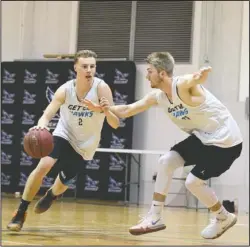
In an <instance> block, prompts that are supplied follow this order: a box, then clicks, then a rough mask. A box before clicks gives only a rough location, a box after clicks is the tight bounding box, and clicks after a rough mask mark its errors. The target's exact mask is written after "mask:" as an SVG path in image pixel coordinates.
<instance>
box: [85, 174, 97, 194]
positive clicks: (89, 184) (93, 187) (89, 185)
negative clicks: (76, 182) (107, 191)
mask: <svg viewBox="0 0 250 247" xmlns="http://www.w3.org/2000/svg"><path fill="white" fill-rule="evenodd" d="M98 184H99V181H98V180H93V179H92V178H91V177H90V176H88V175H86V181H85V188H84V190H87V191H98V190H99V187H98V186H97V185H98Z"/></svg>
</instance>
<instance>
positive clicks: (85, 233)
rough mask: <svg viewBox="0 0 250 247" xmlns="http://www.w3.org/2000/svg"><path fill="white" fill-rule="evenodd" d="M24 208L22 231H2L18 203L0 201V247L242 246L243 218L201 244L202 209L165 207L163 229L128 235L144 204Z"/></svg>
mask: <svg viewBox="0 0 250 247" xmlns="http://www.w3.org/2000/svg"><path fill="white" fill-rule="evenodd" d="M34 204H35V201H34V202H32V204H31V205H30V208H29V211H28V216H27V220H26V222H25V224H24V227H23V230H22V231H21V232H18V233H13V232H9V231H8V230H6V225H7V223H8V222H9V220H10V218H11V216H12V213H13V211H14V210H15V209H16V207H17V206H18V205H19V199H16V198H7V197H3V198H2V246H7V245H227V246H229V245H247V246H248V243H249V223H248V222H249V218H248V215H246V214H244V215H239V217H238V222H237V224H236V225H235V226H234V227H233V228H231V229H230V230H228V231H227V232H226V233H225V234H224V235H222V236H221V237H220V238H218V239H215V240H204V239H203V238H202V237H201V236H200V231H201V230H202V229H203V227H205V225H206V224H207V223H208V219H209V215H208V213H207V211H205V210H201V211H198V212H196V211H195V210H193V209H189V210H187V209H183V208H165V209H164V218H165V220H166V225H167V228H166V229H165V230H163V231H159V232H156V233H151V234H145V235H141V236H133V235H130V233H129V232H128V228H129V227H130V226H132V225H134V224H136V223H137V222H138V220H139V217H138V216H139V214H140V215H141V214H145V213H146V212H147V210H148V208H149V207H148V206H141V207H136V206H129V207H126V206H110V205H98V204H90V203H89V202H86V201H84V200H77V201H74V200H69V199H61V200H58V201H56V202H55V204H53V205H52V208H50V209H49V211H47V212H45V213H44V214H41V215H36V214H34V213H33V206H34Z"/></svg>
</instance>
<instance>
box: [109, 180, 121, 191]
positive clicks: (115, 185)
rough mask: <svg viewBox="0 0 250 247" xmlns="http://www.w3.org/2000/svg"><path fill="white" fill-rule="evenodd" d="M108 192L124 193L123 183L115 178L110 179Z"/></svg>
mask: <svg viewBox="0 0 250 247" xmlns="http://www.w3.org/2000/svg"><path fill="white" fill-rule="evenodd" d="M108 192H115V193H120V192H122V182H117V181H116V180H115V179H114V178H112V177H109V185H108Z"/></svg>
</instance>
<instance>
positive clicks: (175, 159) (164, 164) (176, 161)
mask: <svg viewBox="0 0 250 247" xmlns="http://www.w3.org/2000/svg"><path fill="white" fill-rule="evenodd" d="M158 163H159V167H160V169H161V170H162V169H164V170H165V171H166V172H167V173H172V172H174V170H175V169H177V168H179V167H181V166H184V163H185V161H184V159H183V158H182V157H181V156H180V155H179V154H178V153H177V152H175V151H169V152H167V153H166V154H164V155H162V156H161V157H160V158H159V161H158Z"/></svg>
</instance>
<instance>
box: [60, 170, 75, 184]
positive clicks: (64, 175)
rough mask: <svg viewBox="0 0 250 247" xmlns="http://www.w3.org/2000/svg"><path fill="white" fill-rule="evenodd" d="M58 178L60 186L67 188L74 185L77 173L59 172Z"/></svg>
mask: <svg viewBox="0 0 250 247" xmlns="http://www.w3.org/2000/svg"><path fill="white" fill-rule="evenodd" d="M59 178H60V180H61V182H62V184H64V185H66V186H69V185H71V184H74V183H75V182H76V178H77V173H75V172H68V171H60V172H59Z"/></svg>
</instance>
